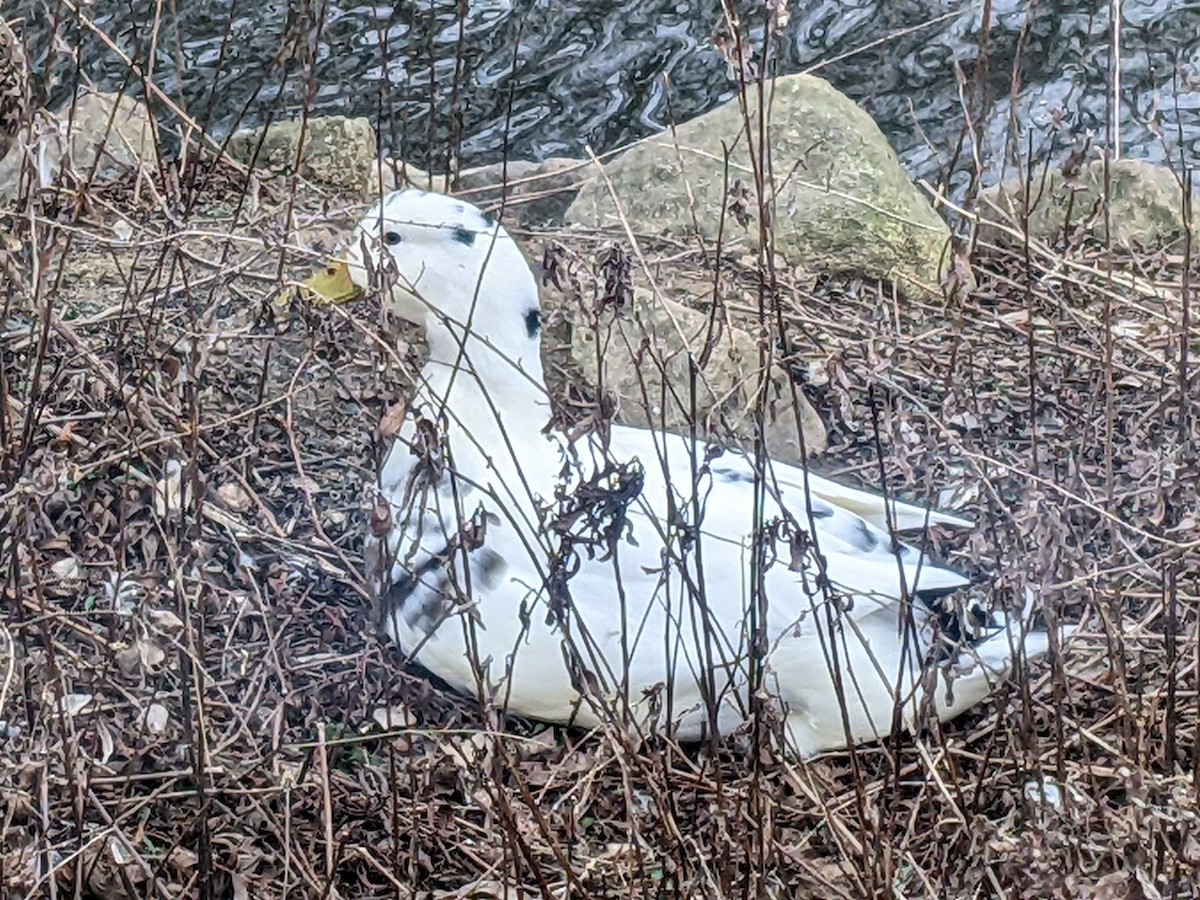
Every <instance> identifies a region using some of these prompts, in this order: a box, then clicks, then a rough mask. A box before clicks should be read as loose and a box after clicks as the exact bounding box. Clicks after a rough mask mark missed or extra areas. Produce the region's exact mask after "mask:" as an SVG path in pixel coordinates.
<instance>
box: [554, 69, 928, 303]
mask: <svg viewBox="0 0 1200 900" xmlns="http://www.w3.org/2000/svg"><path fill="white" fill-rule="evenodd" d="M766 90H767V91H768V96H770V97H771V100H770V110H769V115H770V124H769V127H768V129H767V131H768V134H769V140H770V147H771V165H772V168H773V170H774V172H775V173H776V177H777V180H778V182H779V188H778V191H777V195H776V198H775V211H774V216H775V222H774V235H775V249H776V251H777V252H779V253H780V254H782V255H783V257H784V258H785V259H786V260H787V261H788V262H789V263H790V264H792V265H798V266H803V267H806V268H812V269H818V270H825V271H832V272H853V273H861V274H865V275H868V276H871V277H874V278H878V279H883V280H890V279H892V278H895V279H897V280H899V282H900V283H901V285H902V287H903V288H904V289H906V290H909V291H916V292H917V293H920V294H923V295H925V296H937V297H940V296H941V291H940V289H939V283H940V279H941V275H942V273H943V271H944V270H945V269H946V265H947V262H948V260H949V258H950V255H949V254H948V253H947V245H948V242H949V239H950V229H949V228H948V227H947V225H946V223H945V222H944V221H942V219H941V217H940V216H939V215H938V214H937V212H936V211H935V210H934V209H933V207H932V206H931V205H930V203H929V201H928V200H926V199H925V197H924V195H922V194H921V193H920V192H919V191H918V190H917V188H916V187H915V186H914V185H913V183H912V181H911V180H910V179H909V177H908V174H907V173H906V172H905V171H904V169H903V168H902V167H901V165H900V161H899V159H897V157H896V154H895V151H893V150H892V148H891V147H890V146H889V145H888V142H887V139H886V138H884V136H883V133H882V132H881V131H880V130H879V126H877V125H876V124H875V122H874V121H873V120H872V119H871V117H870V116H869V115H867V113H866V112H864V111H863V110H862V109H860V108H859V107H858V106H857V105H856V104H855V103H854V102H853V101H852V100H850V99H849V98H848V97H846V96H844V95H843V94H841V93H840V92H838V91H837V90H835V89H834V88H833V87H831V86H830V85H829V84H828V83H827V82H825V81H823V80H822V79H820V78H816V77H814V76H811V75H789V76H785V77H781V78H776V79H774V82H773V85H772V84H771V83H768V84H767V86H766ZM751 107H752V109H751V115H750V120H751V122H755V121H756V120H757V115H758V113H757V103H756V102H752V103H751ZM755 130H756V129H755ZM755 137H757V134H756V135H755ZM756 143H757V142H756ZM676 144H678V147H677V146H676ZM726 145H728V146H729V147H730V148H732V150H731V156H730V160H729V176H728V182H729V183H730V184H732V183H733V182H734V180H735V179H736V180H740V181H741V182H742V183H743V185H744V186H745V187H746V188H748V189H749V197H750V199H749V208H748V210H747V211H748V212H749V214H750V216H751V221H750V222H749V223H748V224H747V225H740V224H739V223H738V222H737V221H736V220H735V217H734V216H733V215H726V216H725V224H724V240H725V241H726V242H728V241H729V240H730V239H732V238H737V239H742V240H746V241H749V242H750V243H757V240H758V224H757V222H756V221H754V219H755V218H756V216H757V202H756V201H755V200H754V196H753V183H754V181H753V176H752V174H751V171H752V170H751V168H750V154H749V152H748V151H747V141H746V136H745V135H744V134H743V127H742V112H741V109H740V108H739V102H738V101H737V100H736V99H735V100H731V101H730V102H729V103H727V104H725V105H724V106H721V107H719V108H718V109H715V110H713V111H712V112H709V113H705V114H704V115H702V116H699V117H698V118H695V119H692V120H691V121H690V122H685V123H683V124H682V125H680V126H678V127H677V128H676V129H675V135H674V136H672V134H671V133H669V132H668V133H664V134H660V135H655V136H654V137H650V138H647V139H645V140H642V141H639V142H638V143H636V144H634V145H633V146H632V147H630V148H629V149H628V150H626V151H625V152H623V153H621V154H620V155H619V156H617V157H616V158H614V159H613V160H611V161H610V162H608V163H607V164H606V165H605V166H604V174H605V175H606V176H607V177H608V179H609V180H610V181H611V182H612V184H613V187H614V189H615V193H616V196H617V197H618V198H620V201H621V204H622V209H623V211H624V212H625V214H626V216H627V218H628V220H629V224H630V225H631V226H632V228H633V230H634V231H635V232H643V233H650V234H659V233H662V232H673V233H676V234H685V233H688V232H693V231H694V224H693V223H694V221H698V223H699V227H700V231H701V233H702V234H703V235H704V237H705V238H707V239H708V240H709V241H712V240H714V239H715V238H716V237H717V234H718V231H719V230H720V222H721V217H722V210H723V209H725V207H726V205H727V200H728V195H729V191H728V186H727V184H726V179H725V171H724V168H725V167H724V163H723V159H724V147H725V146H726ZM681 159H682V162H681ZM689 188H690V195H689ZM693 209H694V212H693ZM693 215H694V217H695V218H693ZM566 221H567V222H568V223H577V224H580V225H584V226H587V227H590V228H597V227H599V228H608V227H613V226H616V225H617V224H618V220H617V217H616V210H615V207H614V206H613V203H612V199H611V197H610V195H609V190H608V186H607V185H606V184H605V183H604V181H603V179H598V178H592V179H589V180H588V181H587V182H586V183H585V184H584V185H583V186H582V187H581V189H580V191H579V196H578V197H577V198H576V200H575V202H574V203H572V204H571V207H570V209H568V210H567V214H566Z"/></svg>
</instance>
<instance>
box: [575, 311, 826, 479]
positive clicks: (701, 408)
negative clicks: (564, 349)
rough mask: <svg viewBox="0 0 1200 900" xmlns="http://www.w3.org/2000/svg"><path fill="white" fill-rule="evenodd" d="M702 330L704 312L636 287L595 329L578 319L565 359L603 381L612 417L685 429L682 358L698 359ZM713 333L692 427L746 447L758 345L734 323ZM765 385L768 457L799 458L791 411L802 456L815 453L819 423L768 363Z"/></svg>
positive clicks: (820, 438) (686, 380)
mask: <svg viewBox="0 0 1200 900" xmlns="http://www.w3.org/2000/svg"><path fill="white" fill-rule="evenodd" d="M708 331H709V324H708V316H707V315H706V314H705V313H703V312H700V311H698V310H694V309H691V308H689V307H688V306H685V305H684V304H682V303H679V302H677V301H675V300H673V299H670V298H666V297H663V298H658V299H656V298H655V297H654V295H653V294H652V293H651V292H650V291H648V290H643V289H641V288H636V289H635V291H634V298H633V302H632V304H631V308H629V309H626V310H624V311H623V312H622V314H621V315H620V316H616V315H613V314H611V313H605V314H603V315H602V320H601V325H600V327H599V329H598V330H597V329H593V328H591V327H590V326H588V325H582V324H578V323H577V324H575V325H574V327H572V328H571V334H570V344H569V346H570V355H571V362H572V363H573V365H574V367H576V368H578V369H579V371H580V372H581V374H582V376H583V377H584V379H586V380H587V381H588V382H590V383H591V384H593V385H598V384H603V386H604V389H605V390H606V391H608V392H609V393H612V394H614V395H615V396H617V397H618V398H620V408H619V410H618V414H617V418H618V419H619V420H620V421H621V422H624V423H626V424H629V425H653V426H655V427H660V428H665V429H666V430H668V431H675V432H679V433H683V434H686V433H687V431H688V422H689V420H690V416H689V412H688V410H689V405H690V400H689V394H690V384H691V376H690V364H689V356H690V355H694V356H695V357H697V358H699V357H700V355H701V353H702V351H703V348H704V345H705V340H706V337H707V335H708ZM717 334H718V338H717V340H716V341H715V343H714V346H713V349H712V352H711V354H710V356H709V358H708V361H707V364H706V365H705V367H704V369H703V370H702V375H701V377H700V378H699V379H698V380H697V385H696V409H697V413H696V415H697V420H698V422H699V423H700V428H699V430H700V432H701V433H704V434H706V435H707V436H708V437H709V438H710V439H711V440H714V441H715V442H717V443H722V444H727V443H730V440H729V439H730V437H731V436H732V437H733V439H734V440H733V442H734V443H738V444H741V445H742V446H743V447H745V448H746V449H751V448H752V444H751V441H752V439H753V429H754V420H753V416H754V388H755V385H756V381H757V379H756V378H755V377H754V373H755V372H756V370H757V368H758V343H757V341H756V340H755V339H754V337H753V336H752V335H751V334H750V333H749V332H747V331H744V330H742V329H740V328H735V327H724V328H722V329H719V330H718V332H717ZM597 336H599V339H600V341H601V344H602V348H603V351H604V352H603V354H602V357H603V366H604V371H603V373H601V372H600V370H599V364H598V362H597V353H596V340H597ZM689 348H690V351H691V353H690V354H689V352H688V351H689ZM664 380H665V381H666V383H667V385H668V386H669V388H670V390H671V391H672V392H673V393H672V394H669V395H667V397H666V400H665V402H666V409H665V410H664V409H663V408H662V407H661V406H660V405H659V404H660V403H661V402H663V399H664V393H663V383H664ZM767 390H768V398H767V430H766V434H767V441H766V442H767V451H768V452H769V453H770V454H771V455H772V456H773V457H775V458H776V459H781V460H783V461H785V462H794V463H799V462H800V459H801V454H800V442H799V437H798V430H797V428H796V418H797V409H798V410H799V418H800V423H801V424H802V426H803V429H804V444H805V448H806V449H807V452H808V454H809V455H810V456H813V455H816V454H818V453H821V452H822V451H823V450H824V449H825V446H826V435H825V426H824V424H823V423H822V422H821V419H820V417H819V416H818V415H817V412H816V410H814V409H813V408H812V406H811V405H810V404H809V402H808V400H807V399H806V398H805V397H804V395H803V393H802V392H800V391H799V390H798V391H797V395H796V400H797V401H798V404H793V398H792V389H791V385H790V384H789V379H788V375H787V373H786V372H784V371H783V369H781V368H780V367H778V366H775V367H773V368H772V370H771V377H770V379H769V380H768V382H767ZM647 398H650V402H649V404H648V403H647Z"/></svg>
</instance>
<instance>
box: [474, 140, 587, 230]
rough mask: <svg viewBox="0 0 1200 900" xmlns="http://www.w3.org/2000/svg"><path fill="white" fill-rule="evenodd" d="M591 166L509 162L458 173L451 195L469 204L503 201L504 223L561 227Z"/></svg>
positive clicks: (555, 161) (572, 161)
mask: <svg viewBox="0 0 1200 900" xmlns="http://www.w3.org/2000/svg"><path fill="white" fill-rule="evenodd" d="M591 169H592V166H591V163H589V162H586V161H581V160H578V159H566V158H563V157H556V156H552V157H550V158H549V159H547V160H545V161H543V162H540V163H533V162H523V161H521V160H509V161H508V163H493V164H492V165H488V166H476V167H475V168H473V169H465V170H463V171H462V172H460V173H459V175H458V179H457V180H456V182H455V188H454V192H455V193H456V194H459V195H460V196H462V197H465V198H466V199H468V200H470V201H471V202H472V203H475V204H479V205H483V206H491V205H493V204H499V203H500V201H501V199H503V200H504V204H505V205H504V220H505V221H506V222H509V223H516V224H519V225H557V224H561V223H562V220H563V214H564V213H565V212H566V211H567V207H568V206H570V205H571V201H573V200H574V199H575V194H576V192H577V191H578V190H579V185H580V184H581V183H582V182H583V181H584V180H585V178H586V177H587V176H588V175H589V174H591Z"/></svg>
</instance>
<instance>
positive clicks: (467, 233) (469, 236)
mask: <svg viewBox="0 0 1200 900" xmlns="http://www.w3.org/2000/svg"><path fill="white" fill-rule="evenodd" d="M453 233H454V239H455V240H456V241H458V242H459V243H460V244H466V245H467V246H468V247H470V246H472V245H473V244H474V243H475V232H473V231H472V230H471V229H469V228H464V227H463V226H462V225H456V226H454V232H453Z"/></svg>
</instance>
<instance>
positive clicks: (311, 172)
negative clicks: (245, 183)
mask: <svg viewBox="0 0 1200 900" xmlns="http://www.w3.org/2000/svg"><path fill="white" fill-rule="evenodd" d="M302 125H303V129H302V127H301V126H302ZM301 140H303V142H304V146H303V149H302V150H301ZM260 142H261V145H262V146H261V147H260V146H259V144H260ZM229 153H230V155H231V156H232V157H233V158H234V159H236V160H238V161H239V162H242V163H245V164H246V165H250V164H251V161H253V165H254V168H255V170H257V171H260V172H265V173H267V174H269V175H273V176H287V175H290V174H291V173H292V170H293V169H294V168H296V161H297V158H299V171H298V174H299V175H300V177H301V178H303V179H305V180H306V181H309V182H313V183H316V184H319V185H324V186H326V187H329V188H332V189H333V190H335V191H337V192H338V193H343V194H349V195H351V196H354V197H357V198H359V199H369V198H370V196H371V195H372V194H374V193H378V191H379V188H380V164H379V149H378V146H377V144H376V140H375V129H374V128H372V127H371V123H370V122H369V121H368V120H367V119H365V118H362V117H359V118H354V119H351V118H347V117H346V116H314V117H311V118H309V119H308V120H307V122H303V123H302V122H301V121H299V120H296V121H287V122H273V123H272V124H270V125H268V126H266V127H265V128H255V129H249V130H246V131H239V132H238V133H237V134H235V135H233V136H232V137H231V138H230V139H229ZM256 154H257V155H256ZM384 168H385V170H386V168H387V167H384ZM387 178H388V175H387V174H386V172H385V174H384V179H385V180H384V188H385V189H387Z"/></svg>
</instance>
